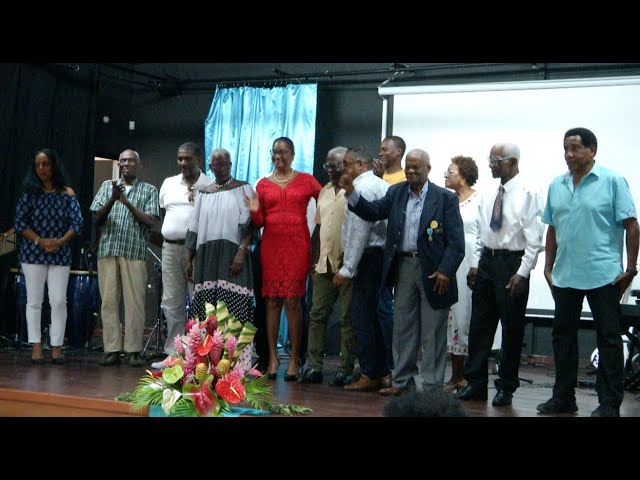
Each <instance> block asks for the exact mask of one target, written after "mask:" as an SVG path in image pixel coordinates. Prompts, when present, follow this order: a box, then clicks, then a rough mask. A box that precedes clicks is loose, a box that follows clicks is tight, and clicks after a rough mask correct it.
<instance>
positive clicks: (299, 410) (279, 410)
mask: <svg viewBox="0 0 640 480" xmlns="http://www.w3.org/2000/svg"><path fill="white" fill-rule="evenodd" d="M269 410H271V413H275V414H276V415H289V416H291V415H305V414H307V413H311V412H313V410H311V409H310V408H307V407H301V406H300V405H284V404H278V405H270V406H269Z"/></svg>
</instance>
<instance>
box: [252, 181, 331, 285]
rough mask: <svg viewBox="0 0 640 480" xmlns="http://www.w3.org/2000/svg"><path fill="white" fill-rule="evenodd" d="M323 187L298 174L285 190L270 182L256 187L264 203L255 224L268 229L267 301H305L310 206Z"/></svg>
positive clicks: (263, 250) (264, 260)
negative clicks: (278, 299)
mask: <svg viewBox="0 0 640 480" xmlns="http://www.w3.org/2000/svg"><path fill="white" fill-rule="evenodd" d="M321 188H322V187H321V186H320V184H319V183H318V181H317V180H316V179H315V178H314V177H313V176H312V175H309V174H308V173H298V174H297V175H296V177H295V178H294V179H293V180H292V181H291V183H289V184H288V185H287V186H286V187H284V188H281V187H280V186H278V185H276V184H275V183H273V182H270V181H269V180H267V179H266V178H263V179H262V180H260V181H259V182H258V184H257V185H256V192H257V194H258V199H259V201H260V208H259V209H258V211H257V212H255V213H253V212H252V213H251V218H252V220H253V222H254V223H255V224H256V225H258V226H259V227H264V231H263V233H262V243H261V245H260V261H261V266H262V296H263V297H301V296H303V295H304V293H305V290H306V284H307V276H308V274H309V269H310V268H311V237H310V235H309V227H308V225H307V205H308V204H309V199H311V198H312V197H313V198H315V199H316V201H317V200H318V194H319V193H320V189H321Z"/></svg>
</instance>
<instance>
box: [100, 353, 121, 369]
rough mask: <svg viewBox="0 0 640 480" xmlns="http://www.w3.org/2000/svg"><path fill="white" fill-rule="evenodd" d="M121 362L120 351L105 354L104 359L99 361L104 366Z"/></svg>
mask: <svg viewBox="0 0 640 480" xmlns="http://www.w3.org/2000/svg"><path fill="white" fill-rule="evenodd" d="M119 363H120V352H109V353H106V354H105V355H104V357H103V358H102V360H100V361H99V362H98V364H99V365H102V366H103V367H110V366H112V365H118V364H119Z"/></svg>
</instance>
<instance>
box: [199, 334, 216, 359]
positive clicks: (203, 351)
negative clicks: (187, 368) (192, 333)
mask: <svg viewBox="0 0 640 480" xmlns="http://www.w3.org/2000/svg"><path fill="white" fill-rule="evenodd" d="M212 346H213V337H212V336H211V335H205V337H204V340H203V341H202V343H201V344H200V345H198V348H197V349H196V353H197V354H198V355H203V356H205V355H207V354H208V353H209V350H211V347H212Z"/></svg>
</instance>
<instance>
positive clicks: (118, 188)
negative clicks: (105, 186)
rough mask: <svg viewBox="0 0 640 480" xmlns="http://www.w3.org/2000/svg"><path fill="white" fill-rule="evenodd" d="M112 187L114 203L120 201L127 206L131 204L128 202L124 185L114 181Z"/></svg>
mask: <svg viewBox="0 0 640 480" xmlns="http://www.w3.org/2000/svg"><path fill="white" fill-rule="evenodd" d="M111 187H112V188H111V198H112V199H113V201H114V202H117V201H120V203H122V204H123V205H125V206H126V205H127V203H129V200H127V196H126V195H125V193H124V192H125V189H124V183H121V182H119V181H118V180H112V181H111Z"/></svg>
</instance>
